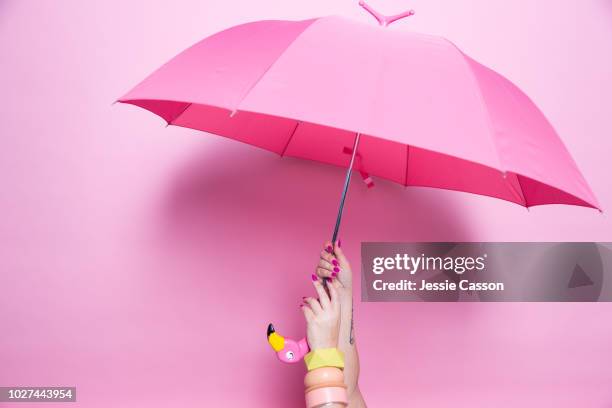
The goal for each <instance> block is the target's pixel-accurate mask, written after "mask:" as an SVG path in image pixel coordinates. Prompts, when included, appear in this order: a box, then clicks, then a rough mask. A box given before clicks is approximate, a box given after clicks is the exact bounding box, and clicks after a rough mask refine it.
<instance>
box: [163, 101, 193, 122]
mask: <svg viewBox="0 0 612 408" xmlns="http://www.w3.org/2000/svg"><path fill="white" fill-rule="evenodd" d="M191 105H193V103H191V102H190V103H188V104H187V106H185V109H183V110H182V111H181V113H179V114H178V115H176V116H175V117H173V118H172V120H170V122H168V126H170V125H171V124H172V122H174V121H175V120H177V119H178V118H180V117H181V116H183V113H185V112H186V111H187V109H189V108H190V107H191Z"/></svg>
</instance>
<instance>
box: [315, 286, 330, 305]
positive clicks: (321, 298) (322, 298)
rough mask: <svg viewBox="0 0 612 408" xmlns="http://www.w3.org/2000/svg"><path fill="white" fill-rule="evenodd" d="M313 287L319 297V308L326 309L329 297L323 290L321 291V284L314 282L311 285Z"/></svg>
mask: <svg viewBox="0 0 612 408" xmlns="http://www.w3.org/2000/svg"><path fill="white" fill-rule="evenodd" d="M312 284H313V285H314V287H315V290H316V291H317V294H318V295H319V303H320V304H321V308H322V309H326V308H328V307H329V296H328V295H327V292H325V289H323V285H321V282H319V281H316V282H313V283H312Z"/></svg>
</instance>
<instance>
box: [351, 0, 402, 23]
mask: <svg viewBox="0 0 612 408" xmlns="http://www.w3.org/2000/svg"><path fill="white" fill-rule="evenodd" d="M359 5H360V6H361V7H363V8H364V9H365V10H366V11H367V12H368V13H370V14H371V15H372V16H373V17H374V18H375V19H376V21H378V24H380V25H381V26H383V27H387V26H388V25H389V24H391V23H393V22H395V21H397V20H400V19H402V18H405V17H410V16H413V15H414V10H408V11H404V12H403V13H399V14H395V15H393V16H385V15H383V14H381V13H379V12H378V11H376V10H374V9H373V8H372V7H371V6H370V5H369V4H368V3H366V2H365V1H364V0H360V1H359Z"/></svg>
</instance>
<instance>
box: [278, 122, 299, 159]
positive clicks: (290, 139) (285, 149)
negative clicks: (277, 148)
mask: <svg viewBox="0 0 612 408" xmlns="http://www.w3.org/2000/svg"><path fill="white" fill-rule="evenodd" d="M300 123H302V122H301V121H299V120H297V121H296V122H295V126H294V127H293V131H292V132H291V135H289V139H287V143H285V147H284V148H283V151H282V152H281V154H280V155H281V157H283V156H284V155H285V152H286V151H287V148H288V147H289V143H291V141H292V140H293V135H295V132H296V131H297V128H298V126H300Z"/></svg>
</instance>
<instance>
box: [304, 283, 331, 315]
mask: <svg viewBox="0 0 612 408" xmlns="http://www.w3.org/2000/svg"><path fill="white" fill-rule="evenodd" d="M319 286H320V284H319ZM326 296H327V295H326ZM303 300H304V303H305V304H307V305H308V306H309V307H310V309H311V310H312V312H313V313H314V315H315V316H316V315H318V314H319V313H321V312H322V311H323V309H322V308H321V305H320V304H319V301H318V300H317V299H315V298H313V297H307V298H304V299H303Z"/></svg>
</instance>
